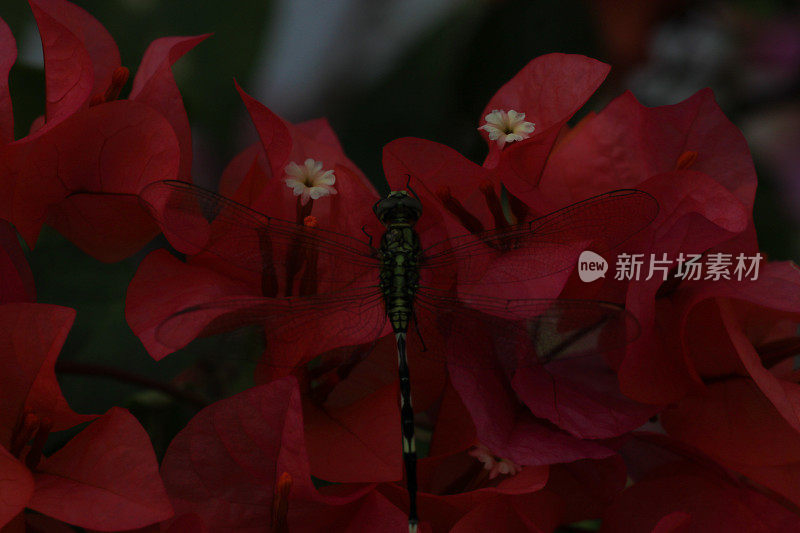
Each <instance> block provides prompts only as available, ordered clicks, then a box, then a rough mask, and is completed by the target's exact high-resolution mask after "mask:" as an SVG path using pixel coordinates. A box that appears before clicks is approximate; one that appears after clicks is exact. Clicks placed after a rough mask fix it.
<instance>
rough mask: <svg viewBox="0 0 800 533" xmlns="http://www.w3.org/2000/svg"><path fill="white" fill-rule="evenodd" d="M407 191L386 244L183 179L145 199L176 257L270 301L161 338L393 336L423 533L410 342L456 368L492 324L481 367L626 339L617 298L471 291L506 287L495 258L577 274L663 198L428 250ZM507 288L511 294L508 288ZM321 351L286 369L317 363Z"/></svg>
mask: <svg viewBox="0 0 800 533" xmlns="http://www.w3.org/2000/svg"><path fill="white" fill-rule="evenodd" d="M407 188H408V189H409V190H399V191H392V192H390V193H389V194H388V195H387V196H386V197H384V198H382V199H380V200H378V201H377V202H376V203H375V204H374V205H373V207H372V209H373V212H374V214H375V216H376V217H377V218H378V220H379V221H380V223H381V224H382V226H383V228H384V232H383V235H382V236H381V239H380V242H379V244H378V245H377V246H373V239H372V237H371V236H369V235H364V236H353V235H343V234H340V233H337V232H334V231H330V230H327V229H324V228H320V227H315V226H316V224H315V223H311V224H298V223H297V222H292V221H287V220H281V219H277V218H272V217H269V216H267V215H264V214H262V213H259V212H257V211H254V210H253V209H250V208H248V207H246V206H245V205H242V204H240V203H237V202H235V201H233V200H231V199H228V198H225V197H223V196H221V195H218V194H216V193H214V192H211V191H208V190H205V189H202V188H200V187H197V186H194V185H191V184H188V183H184V182H180V181H162V182H156V183H154V184H151V185H149V186H148V187H146V188H145V189H144V190H143V191H142V192H141V193H140V197H141V198H142V200H143V203H144V204H145V206H146V207H147V208H148V209H149V210H150V212H151V213H152V214H153V216H154V217H155V218H156V220H157V221H158V223H159V224H160V226H161V228H162V230H163V231H164V234H165V235H166V236H167V238H168V240H170V242H171V243H172V244H173V246H174V247H175V248H176V249H177V250H178V251H181V252H184V253H186V254H187V255H191V256H192V257H193V258H197V257H200V258H206V260H210V261H211V262H212V263H221V264H224V265H228V266H230V267H232V268H234V269H238V270H239V271H242V272H246V273H249V274H251V275H254V276H255V277H256V278H259V279H260V283H261V292H262V294H260V295H256V296H252V297H236V298H222V299H219V300H216V301H211V302H208V303H203V304H199V305H192V306H189V307H187V308H185V309H181V310H179V311H178V312H176V313H174V314H172V315H171V316H170V317H169V318H167V319H166V320H165V321H164V322H163V323H162V324H161V325H160V326H159V327H158V330H157V336H158V338H159V340H160V341H161V342H162V343H164V344H166V345H168V346H172V347H176V348H179V347H182V346H184V345H186V344H188V342H190V341H191V340H192V339H193V338H194V337H195V336H197V333H198V332H200V334H202V335H208V334H214V333H220V332H223V331H227V330H231V329H235V328H238V327H241V326H243V325H247V324H262V325H265V328H270V327H271V324H275V323H280V326H279V327H280V328H281V330H282V332H283V333H282V334H281V335H280V336H279V337H280V339H281V342H282V343H284V344H285V345H287V346H289V347H291V345H292V343H293V342H295V341H299V336H300V335H303V334H304V332H307V331H308V330H309V327H310V326H311V325H312V324H317V323H319V322H320V321H321V320H324V319H325V317H326V316H336V317H340V318H338V319H337V320H336V321H335V323H334V324H333V325H331V326H330V331H328V333H329V336H330V337H332V338H333V340H331V339H330V338H329V339H327V340H328V342H335V340H336V338H337V335H338V336H339V337H341V338H342V339H353V338H354V335H355V336H357V337H358V338H360V339H362V340H363V339H367V338H370V337H372V338H374V339H377V338H379V337H381V336H382V335H383V334H384V333H385V332H387V330H391V332H392V333H393V334H394V337H395V343H396V351H397V358H398V375H399V384H400V387H399V388H400V392H399V406H400V423H401V443H402V455H403V465H404V470H405V479H406V489H407V492H408V498H409V508H408V524H409V532H410V533H414V532H415V531H417V528H418V524H419V520H420V518H419V516H418V511H417V501H416V500H417V490H418V487H417V485H418V483H417V472H416V463H417V447H416V442H415V435H414V429H415V428H414V409H413V407H412V402H411V396H412V389H411V376H410V367H409V359H408V357H409V353H408V345H409V340H410V338H414V337H417V338H418V339H419V345H420V349H419V351H420V352H425V351H431V349H432V348H431V347H428V346H426V343H425V341H426V339H428V340H429V341H430V340H431V339H433V337H436V338H443V339H448V338H449V339H455V340H456V341H455V342H454V343H452V344H451V348H453V349H452V350H447V348H446V347H445V346H443V345H441V344H439V345H437V346H436V348H435V350H442V351H446V352H447V353H446V354H440V355H441V356H442V357H443V359H444V360H446V362H447V364H448V365H450V364H454V365H458V364H462V363H463V364H482V363H481V362H480V361H481V356H480V355H476V354H475V353H474V352H475V350H476V349H477V348H476V347H480V346H486V344H485V343H486V338H485V335H484V336H481V333H480V332H483V331H486V329H485V327H484V326H487V325H489V326H492V329H491V332H492V333H491V336H490V337H491V338H490V339H489V341H488V342H489V343H490V344H491V346H490V347H488V348H487V349H485V350H484V351H485V354H484V356H483V361H484V363H485V364H494V363H497V361H491V360H489V361H487V359H502V361H500V363H501V364H502V365H503V366H504V367H506V368H509V367H510V368H512V370H513V368H521V367H523V366H526V365H527V366H537V365H538V366H542V365H545V364H547V363H549V362H550V361H553V360H555V359H559V358H562V357H570V356H574V355H576V354H587V353H596V352H597V351H598V350H600V349H610V348H613V347H616V346H619V345H620V344H623V345H624V344H625V343H627V342H630V341H631V340H632V339H633V338H634V337H635V335H636V334H637V333H636V330H637V327H638V324H637V323H636V321H635V319H634V318H633V317H632V316H631V315H630V314H629V313H628V312H627V311H625V310H624V308H622V307H621V306H619V305H616V304H613V303H607V302H602V301H595V300H570V299H558V298H541V299H536V298H503V297H496V296H491V295H486V294H476V295H474V296H470V295H469V294H466V293H464V290H463V289H464V288H465V287H466V288H467V289H468V288H469V287H483V288H484V289H485V288H486V285H487V284H488V285H489V286H491V285H492V284H493V283H495V284H498V285H499V284H501V283H509V280H508V279H502V280H499V279H493V278H491V276H489V277H488V278H487V273H490V272H491V269H492V264H493V262H494V261H495V260H497V259H500V258H503V257H508V256H513V257H514V259H515V261H516V263H514V264H516V265H518V267H517V270H518V271H519V272H518V274H519V275H518V276H517V277H518V278H519V280H522V281H524V280H525V279H535V278H546V277H548V276H552V275H554V274H556V273H559V272H565V271H568V270H571V269H572V268H573V267H574V266H575V262H576V259H577V254H578V253H579V252H580V251H581V250H582V249H583V247H585V246H592V249H593V251H595V252H597V253H602V252H604V251H606V250H609V249H611V248H614V247H616V246H618V245H619V244H621V243H622V242H624V241H626V240H627V239H629V238H630V237H632V236H633V235H635V234H636V233H638V232H640V231H641V230H642V229H643V228H645V227H646V226H647V225H649V224H650V223H651V222H652V221H653V220H654V219H655V217H656V216H657V214H658V203H657V201H656V200H655V199H654V198H653V197H652V196H651V195H649V194H648V193H646V192H643V191H640V190H636V189H623V190H617V191H612V192H608V193H605V194H602V195H599V196H595V197H593V198H589V199H587V200H584V201H582V202H578V203H576V204H573V205H570V206H568V207H565V208H563V209H560V210H557V211H555V212H553V213H550V214H548V215H545V216H541V217H538V218H534V219H532V220H529V221H525V222H521V223H517V224H513V225H506V226H504V227H499V228H494V229H489V230H484V231H476V232H473V233H468V234H466V235H462V236H458V237H454V238H453V237H451V238H447V239H444V240H442V241H441V242H437V243H434V244H431V245H427V246H423V245H422V243H421V240H420V235H419V234H418V233H417V230H416V229H415V228H416V226H417V222H418V221H419V220H420V219H421V218H422V217H423V204H422V201H421V199H420V198H419V197H418V196H417V194H416V193H415V192H414V190H413V189H412V188H411V187H410V183H409V185H407ZM512 281H513V280H512ZM503 289H504V292H503V293H504V294H508V290H507V289H508V287H503ZM198 324H199V325H198ZM276 327H277V326H276ZM293 335H294V336H296V337H293ZM342 342H344V341H342ZM609 342H610V344H609ZM482 343H483V344H482ZM429 344H430V343H429ZM340 345H342V344H340ZM320 349H321V348H320ZM316 355H319V354H318V353H309V354H304V356H303V358H302V359H291V358H290V360H288V361H284V364H286V365H287V366H291V365H293V364H299V363H302V362H308V361H309V360H311V359H312V358H313V356H316ZM276 358H277V359H279V358H280V357H276ZM476 358H477V360H478V362H477V363H475V360H476ZM276 364H281V363H280V362H276Z"/></svg>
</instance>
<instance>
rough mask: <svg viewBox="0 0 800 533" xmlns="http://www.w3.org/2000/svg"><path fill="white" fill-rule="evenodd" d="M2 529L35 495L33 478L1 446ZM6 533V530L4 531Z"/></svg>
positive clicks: (0, 503)
mask: <svg viewBox="0 0 800 533" xmlns="http://www.w3.org/2000/svg"><path fill="white" fill-rule="evenodd" d="M0 472H2V473H3V474H2V475H0V528H2V527H3V526H4V525H6V524H7V523H9V522H10V521H11V520H12V519H13V518H14V517H15V516H17V515H18V514H19V513H21V512H22V510H23V509H24V508H25V506H27V505H28V500H29V499H30V497H31V494H33V476H32V475H31V473H30V471H29V470H28V469H27V468H25V466H24V465H23V464H22V463H20V462H19V461H17V459H16V458H15V457H14V456H12V455H11V454H10V453H8V452H7V451H6V449H5V448H4V447H3V446H0ZM4 531H5V530H4Z"/></svg>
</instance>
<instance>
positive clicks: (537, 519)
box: [450, 493, 560, 533]
mask: <svg viewBox="0 0 800 533" xmlns="http://www.w3.org/2000/svg"><path fill="white" fill-rule="evenodd" d="M558 503H559V502H557V501H555V498H554V497H553V496H552V495H550V494H547V493H542V494H536V495H529V496H525V497H520V498H514V499H511V498H502V499H495V500H487V501H485V502H483V503H481V504H479V505H477V506H475V507H474V508H473V509H472V510H471V511H470V512H468V513H467V514H466V515H464V517H463V518H461V520H459V521H458V522H457V523H456V524H455V525H454V526H453V528H452V529H450V531H451V533H472V532H475V531H492V532H497V533H502V532H508V533H516V532H518V531H529V532H531V533H546V532H549V531H553V530H554V529H555V527H556V526H557V525H558V523H559V515H560V509H559V508H558Z"/></svg>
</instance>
